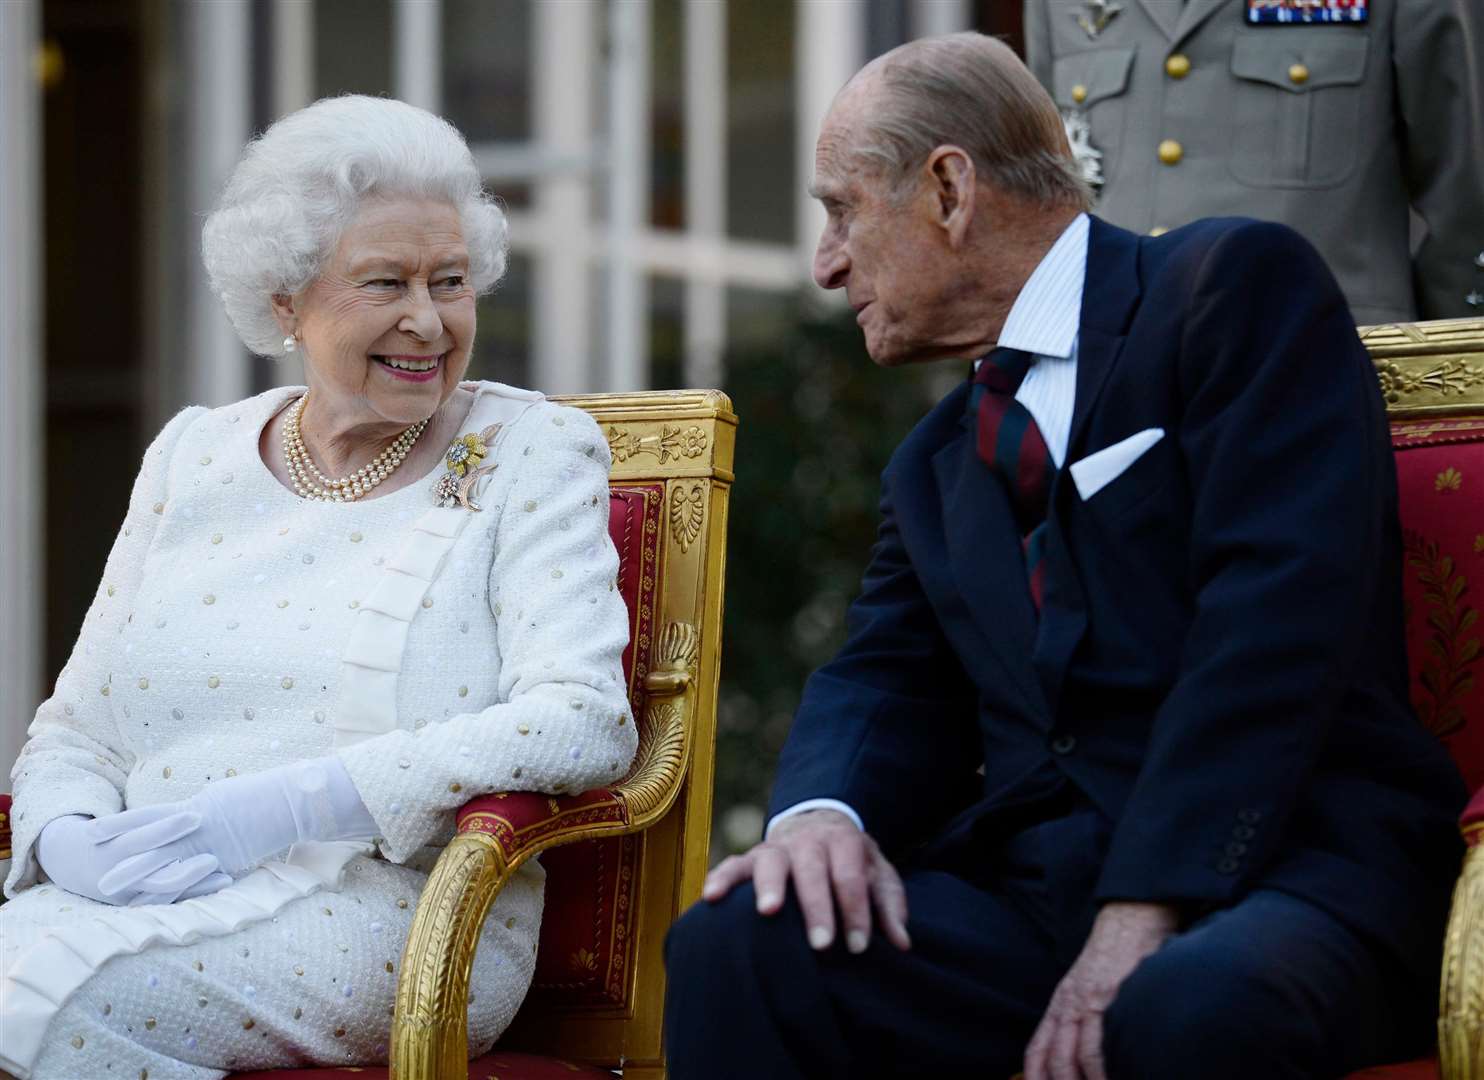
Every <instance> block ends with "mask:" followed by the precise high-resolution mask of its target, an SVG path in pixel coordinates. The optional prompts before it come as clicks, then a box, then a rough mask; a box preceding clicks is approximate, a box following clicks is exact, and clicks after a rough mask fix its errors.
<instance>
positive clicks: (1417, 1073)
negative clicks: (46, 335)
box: [469, 1057, 1441, 1080]
mask: <svg viewBox="0 0 1484 1080" xmlns="http://www.w3.org/2000/svg"><path fill="white" fill-rule="evenodd" d="M1440 1075H1441V1074H1440V1073H1439V1072H1438V1059H1437V1058H1435V1057H1430V1058H1419V1059H1418V1060H1416V1061H1404V1062H1402V1063H1401V1064H1399V1065H1377V1066H1376V1067H1375V1068H1373V1069H1361V1070H1360V1072H1353V1073H1351V1074H1350V1075H1349V1076H1348V1077H1346V1078H1345V1080H1438V1077H1439V1076H1440ZM469 1076H470V1078H471V1080H472V1078H473V1076H474V1074H473V1073H470V1074H469ZM481 1080H482V1078H481ZM502 1080H503V1077H502Z"/></svg>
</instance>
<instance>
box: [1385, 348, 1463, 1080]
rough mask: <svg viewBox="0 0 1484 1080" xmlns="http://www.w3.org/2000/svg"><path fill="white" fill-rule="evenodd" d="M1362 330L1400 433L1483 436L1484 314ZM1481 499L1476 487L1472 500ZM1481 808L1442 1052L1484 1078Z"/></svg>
mask: <svg viewBox="0 0 1484 1080" xmlns="http://www.w3.org/2000/svg"><path fill="white" fill-rule="evenodd" d="M1360 336H1361V340H1362V341H1363V342H1364V343H1365V346H1366V348H1367V349H1369V350H1370V353H1371V359H1372V360H1373V361H1374V362H1375V365H1376V372H1377V375H1378V377H1379V378H1380V380H1381V392H1382V394H1383V395H1384V396H1385V398H1386V410H1387V414H1388V416H1389V418H1390V419H1391V422H1392V427H1393V432H1394V434H1397V433H1400V434H1403V435H1405V436H1406V437H1407V438H1409V439H1415V440H1419V441H1420V440H1424V439H1429V438H1436V437H1440V436H1442V437H1448V438H1456V439H1458V440H1459V441H1464V440H1468V441H1478V440H1479V439H1480V438H1481V437H1484V436H1481V433H1484V319H1450V320H1440V321H1437V322H1425V323H1405V324H1400V325H1395V324H1393V325H1386V326H1367V327H1361V330H1360ZM1474 420H1477V421H1478V422H1477V425H1475V424H1474V423H1473V421H1474ZM1474 479H1475V484H1476V485H1477V478H1474ZM1481 499H1484V495H1481V494H1479V493H1478V488H1477V486H1476V487H1475V494H1474V495H1473V500H1481ZM1469 505H1472V507H1473V511H1472V512H1473V513H1474V514H1475V515H1478V516H1479V517H1481V518H1484V505H1481V503H1480V502H1479V501H1471V503H1465V504H1464V507H1465V512H1468V510H1467V507H1468V506H1469ZM1415 660H1416V658H1415V657H1414V662H1415ZM1468 723H1469V724H1471V725H1475V726H1477V725H1481V724H1484V687H1480V688H1479V689H1477V690H1476V691H1475V693H1474V695H1473V699H1472V702H1471V709H1470V715H1469V716H1468ZM1476 808H1479V809H1484V805H1481V799H1480V798H1478V797H1476V798H1475V799H1474V801H1473V802H1471V803H1470V805H1469V810H1468V811H1467V812H1465V814H1464V818H1463V834H1464V839H1465V841H1466V842H1467V844H1468V848H1467V853H1466V854H1465V856H1464V863H1463V871H1462V873H1461V874H1460V875H1459V878H1458V885H1457V887H1456V888H1455V890H1454V894H1453V911H1452V914H1451V916H1450V918H1449V922H1448V932H1447V937H1446V939H1445V942H1444V948H1443V978H1442V986H1441V993H1440V998H1439V1003H1438V1056H1439V1061H1440V1064H1441V1067H1442V1074H1443V1076H1444V1078H1445V1080H1484V851H1481V848H1480V845H1479V842H1480V840H1481V839H1484V835H1481V834H1484V820H1478V819H1477V818H1478V815H1479V809H1476Z"/></svg>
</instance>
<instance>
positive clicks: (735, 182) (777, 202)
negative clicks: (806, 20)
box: [727, 0, 796, 244]
mask: <svg viewBox="0 0 1484 1080" xmlns="http://www.w3.org/2000/svg"><path fill="white" fill-rule="evenodd" d="M793 38H794V5H793V0H748V2H747V3H735V2H734V3H731V4H728V5H727V231H728V232H729V233H730V234H731V235H732V236H735V237H738V238H740V239H747V240H776V241H779V242H781V243H785V244H791V243H793V238H794V202H795V191H794V188H795V186H796V185H795V179H794V172H795V165H794V159H795V154H794V75H793V61H794V57H793Z"/></svg>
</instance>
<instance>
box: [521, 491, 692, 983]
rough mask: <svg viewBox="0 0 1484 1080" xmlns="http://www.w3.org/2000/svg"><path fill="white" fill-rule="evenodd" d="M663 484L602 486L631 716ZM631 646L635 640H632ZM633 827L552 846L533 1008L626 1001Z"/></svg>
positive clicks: (640, 696)
mask: <svg viewBox="0 0 1484 1080" xmlns="http://www.w3.org/2000/svg"><path fill="white" fill-rule="evenodd" d="M664 501H665V487H664V484H643V485H624V486H619V485H617V484H614V485H613V486H612V487H610V489H609V518H608V534H609V535H610V536H611V537H612V538H613V546H614V547H616V548H617V549H618V588H619V591H620V592H621V593H622V594H623V598H624V602H625V603H626V604H627V605H628V608H629V647H628V648H627V649H625V650H624V654H623V666H624V676H625V678H626V679H627V680H628V686H629V701H630V703H631V704H632V706H633V709H634V715H635V716H636V717H641V718H642V717H643V716H644V708H645V690H644V677H645V675H647V674H648V656H647V649H646V648H645V646H647V645H648V644H649V643H650V642H651V641H652V640H653V636H654V594H655V585H656V584H657V576H658V575H657V563H656V560H657V556H658V554H659V540H660V511H661V509H662V508H663V506H664ZM636 646H637V648H636ZM642 843H643V837H642V834H630V835H628V836H616V837H612V838H609V839H604V840H587V841H583V842H581V843H576V844H565V845H563V846H561V847H556V848H552V849H550V850H549V851H546V852H544V853H543V854H542V856H541V863H542V865H543V866H544V867H545V868H546V873H547V879H546V909H545V911H544V913H543V915H542V919H541V944H540V949H539V951H538V952H537V954H536V979H535V982H534V983H533V984H532V987H531V991H530V996H529V997H528V999H527V1000H528V1001H530V1002H531V1003H532V1006H533V1007H535V1008H538V1009H540V1008H552V1007H561V1006H563V1005H587V1006H603V1005H607V1006H609V1007H612V1008H616V1009H621V1008H623V1007H624V1006H625V1005H626V1004H627V1003H628V980H627V978H626V976H627V975H628V972H629V968H630V966H631V959H632V958H631V952H632V944H633V917H634V912H635V910H636V909H637V907H638V899H639V895H638V892H639V881H640V879H639V875H638V874H637V873H636V868H637V864H638V855H639V852H640V848H641V845H642Z"/></svg>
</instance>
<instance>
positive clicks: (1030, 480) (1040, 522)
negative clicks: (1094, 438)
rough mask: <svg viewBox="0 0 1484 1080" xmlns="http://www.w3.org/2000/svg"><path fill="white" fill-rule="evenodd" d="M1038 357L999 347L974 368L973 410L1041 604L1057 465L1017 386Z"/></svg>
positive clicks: (980, 447)
mask: <svg viewBox="0 0 1484 1080" xmlns="http://www.w3.org/2000/svg"><path fill="white" fill-rule="evenodd" d="M1034 361H1035V357H1033V356H1032V355H1031V354H1030V353H1028V352H1024V351H1022V350H1020V349H1004V348H1001V349H996V350H995V351H994V352H992V353H990V354H989V355H988V356H986V357H985V358H984V361H983V362H982V363H981V364H980V365H979V370H978V371H977V372H975V373H974V380H973V387H972V389H971V390H970V392H969V412H970V414H972V415H973V416H974V417H975V423H976V433H975V443H974V444H975V449H976V450H977V451H978V453H979V457H980V459H981V460H982V461H983V462H984V463H985V464H986V465H988V466H989V467H990V469H992V470H993V471H994V472H996V473H997V474H998V475H999V477H1000V479H1001V480H1003V481H1004V483H1005V486H1006V489H1007V490H1008V492H1009V495H1010V504H1011V506H1012V507H1013V508H1014V510H1015V521H1016V524H1017V526H1018V527H1019V529H1020V535H1021V546H1022V550H1023V551H1024V553H1025V569H1026V576H1027V579H1028V581H1029V584H1030V590H1031V600H1032V601H1033V602H1034V603H1035V605H1036V610H1037V611H1038V612H1039V611H1040V610H1041V594H1042V588H1043V583H1044V578H1045V567H1044V566H1043V564H1042V561H1041V556H1042V554H1043V553H1044V550H1045V540H1046V535H1045V534H1046V507H1047V502H1048V500H1049V497H1050V494H1051V482H1052V480H1054V479H1055V478H1056V466H1055V465H1054V464H1052V461H1051V453H1050V451H1048V450H1047V449H1046V440H1045V439H1044V438H1043V437H1042V436H1041V429H1040V428H1038V427H1037V426H1036V421H1035V419H1034V418H1033V417H1032V416H1031V414H1030V410H1028V409H1027V408H1026V407H1025V406H1024V405H1022V404H1021V403H1020V402H1019V401H1017V400H1016V399H1015V391H1016V390H1018V389H1019V388H1020V383H1021V381H1022V380H1023V379H1024V378H1025V374H1026V372H1027V371H1029V370H1030V367H1031V364H1032V363H1034Z"/></svg>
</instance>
